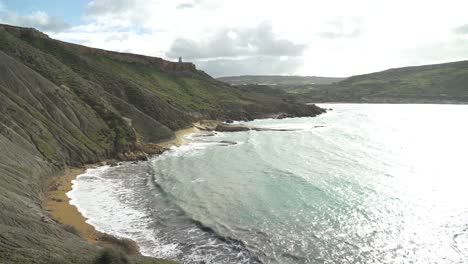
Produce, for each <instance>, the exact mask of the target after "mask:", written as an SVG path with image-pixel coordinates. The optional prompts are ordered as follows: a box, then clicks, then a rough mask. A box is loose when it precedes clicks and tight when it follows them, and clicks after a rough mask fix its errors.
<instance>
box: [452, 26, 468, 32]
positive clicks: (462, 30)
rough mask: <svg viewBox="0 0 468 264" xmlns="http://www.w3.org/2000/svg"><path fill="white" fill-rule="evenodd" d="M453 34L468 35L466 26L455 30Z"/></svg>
mask: <svg viewBox="0 0 468 264" xmlns="http://www.w3.org/2000/svg"><path fill="white" fill-rule="evenodd" d="M454 32H455V34H458V35H466V34H468V24H466V25H463V26H459V27H457V28H455V30H454Z"/></svg>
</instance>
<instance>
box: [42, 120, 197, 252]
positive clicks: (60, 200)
mask: <svg viewBox="0 0 468 264" xmlns="http://www.w3.org/2000/svg"><path fill="white" fill-rule="evenodd" d="M197 132H199V130H198V129H197V128H195V127H191V128H187V129H182V130H178V131H176V132H175V135H176V136H175V138H174V139H172V140H168V141H164V142H161V143H158V145H160V146H161V147H164V148H169V147H172V146H180V145H182V144H185V143H186V141H185V139H184V136H185V135H187V134H191V133H197ZM97 166H98V165H97V164H93V165H87V166H86V167H85V168H69V169H67V170H66V173H65V174H63V175H61V176H59V177H57V178H55V179H53V180H52V181H51V182H50V184H49V187H48V191H47V195H46V201H45V204H46V208H47V210H48V211H49V213H50V216H51V217H52V218H53V219H54V220H56V221H58V222H59V223H61V224H63V225H69V226H72V227H74V228H75V229H76V230H77V231H78V233H79V234H80V236H81V237H83V238H84V239H86V240H87V241H89V242H91V243H98V242H99V237H100V235H102V234H101V233H99V232H98V231H96V229H95V228H94V227H93V226H92V225H90V224H88V223H86V220H87V219H86V218H85V217H84V216H83V215H82V214H81V213H80V212H79V211H78V209H77V208H76V207H75V206H74V205H72V204H70V198H68V196H67V193H68V192H69V191H71V190H72V187H73V183H72V181H73V180H75V179H76V177H78V176H79V175H80V174H83V173H84V172H85V171H86V169H88V168H93V167H97Z"/></svg>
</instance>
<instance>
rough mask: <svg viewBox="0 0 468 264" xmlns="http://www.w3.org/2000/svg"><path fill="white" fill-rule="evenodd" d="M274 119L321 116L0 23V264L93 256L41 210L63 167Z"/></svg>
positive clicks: (261, 93) (181, 70)
mask: <svg viewBox="0 0 468 264" xmlns="http://www.w3.org/2000/svg"><path fill="white" fill-rule="evenodd" d="M277 113H286V114H288V115H290V116H314V115H317V114H320V113H322V110H321V109H320V108H318V107H315V106H307V105H304V104H299V103H297V102H296V101H295V99H294V98H290V97H288V96H287V94H285V93H284V92H278V91H274V90H272V89H269V88H265V89H254V90H251V89H243V88H238V87H232V86H230V85H227V84H225V83H222V82H219V81H217V80H215V79H213V78H211V77H210V76H208V75H207V74H205V73H204V72H202V71H199V70H197V69H196V68H195V66H194V65H193V64H191V63H174V62H169V61H165V60H163V59H160V58H153V57H147V56H141V55H133V54H125V53H117V52H110V51H105V50H99V49H92V48H88V47H84V46H79V45H75V44H70V43H65V42H61V41H57V40H53V39H51V38H49V37H48V36H47V35H45V34H43V33H41V32H39V31H37V30H34V29H27V28H20V27H14V26H8V25H0V146H1V150H2V152H1V153H0V212H1V214H0V263H91V262H92V260H93V259H94V258H95V257H96V255H97V254H98V251H99V248H98V247H97V246H95V245H91V244H89V243H87V242H85V241H84V240H82V239H81V238H79V237H77V236H76V235H74V234H72V233H70V232H67V231H65V229H64V228H63V227H62V226H61V225H60V224H59V223H56V222H54V221H53V220H52V219H51V218H50V217H49V215H48V212H47V211H46V210H45V209H44V207H43V195H44V191H45V190H46V188H47V182H48V181H49V180H50V179H51V176H54V175H58V174H60V173H63V172H64V170H65V169H66V168H67V167H69V166H82V165H83V164H86V163H95V162H98V161H100V160H103V159H107V158H115V157H117V156H118V155H119V154H122V153H124V152H125V153H131V152H134V153H141V152H142V151H146V148H145V146H146V144H147V143H157V142H160V141H163V140H167V139H170V138H172V137H173V136H174V130H177V129H182V128H186V127H188V126H190V125H191V123H192V122H194V121H197V120H200V119H218V120H226V119H251V118H259V117H264V116H268V115H271V114H277ZM147 261H150V260H147ZM145 263H153V262H151V261H150V262H145ZM154 263H156V262H154Z"/></svg>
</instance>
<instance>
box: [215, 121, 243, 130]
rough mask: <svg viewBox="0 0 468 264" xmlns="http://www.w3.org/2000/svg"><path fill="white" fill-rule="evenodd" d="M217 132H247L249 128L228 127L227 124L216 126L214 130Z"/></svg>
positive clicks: (241, 126)
mask: <svg viewBox="0 0 468 264" xmlns="http://www.w3.org/2000/svg"><path fill="white" fill-rule="evenodd" d="M214 130H215V131H218V132H240V131H249V130H251V128H250V127H248V126H244V125H229V124H223V123H221V124H218V125H217V126H216V128H215V129H214Z"/></svg>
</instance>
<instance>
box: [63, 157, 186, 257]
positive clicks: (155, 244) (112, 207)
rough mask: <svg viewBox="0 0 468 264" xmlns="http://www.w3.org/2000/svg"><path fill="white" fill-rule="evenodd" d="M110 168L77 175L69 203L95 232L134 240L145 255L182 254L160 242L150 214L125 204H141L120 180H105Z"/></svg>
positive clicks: (110, 178)
mask: <svg viewBox="0 0 468 264" xmlns="http://www.w3.org/2000/svg"><path fill="white" fill-rule="evenodd" d="M110 169H111V168H110V167H109V166H103V167H98V168H95V169H88V170H87V171H86V173H84V174H82V175H80V176H78V177H77V179H76V180H74V181H73V188H72V190H71V191H70V192H68V193H67V196H68V197H70V199H71V200H70V204H73V205H75V206H76V207H77V208H78V211H80V213H81V214H82V215H83V216H84V217H86V218H87V219H88V220H87V221H86V222H87V223H89V224H91V225H93V226H94V227H95V228H96V230H98V231H100V232H104V233H108V234H112V235H115V236H118V237H125V238H129V239H132V240H135V241H136V242H137V243H138V244H139V246H140V249H141V253H142V254H144V255H149V256H154V257H160V258H174V257H175V256H176V255H177V254H178V253H180V252H178V250H177V244H165V243H162V242H160V241H158V240H157V235H156V231H157V230H154V228H151V227H149V226H148V223H149V222H150V221H147V220H148V218H149V217H150V215H149V214H148V213H147V212H145V211H143V210H137V209H135V208H134V207H132V206H129V205H128V204H126V202H125V201H127V202H130V201H131V202H138V201H137V200H133V199H134V197H133V194H132V190H131V189H129V188H127V187H125V186H123V184H122V180H120V179H118V178H113V177H103V174H104V173H106V172H109V170H110Z"/></svg>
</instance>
